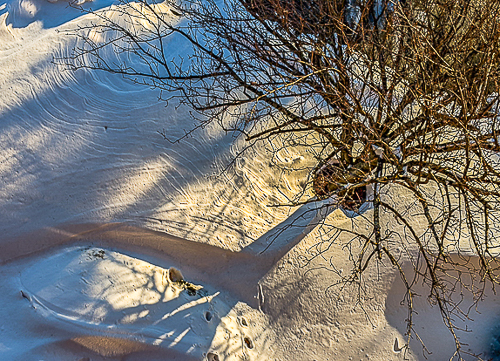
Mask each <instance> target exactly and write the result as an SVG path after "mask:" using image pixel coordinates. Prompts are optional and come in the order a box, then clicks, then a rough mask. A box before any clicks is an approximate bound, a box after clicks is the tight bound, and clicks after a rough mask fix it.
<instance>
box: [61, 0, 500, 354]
mask: <svg viewBox="0 0 500 361" xmlns="http://www.w3.org/2000/svg"><path fill="white" fill-rule="evenodd" d="M167 3H168V6H169V7H168V10H165V9H166V8H165V7H159V5H157V4H154V3H152V2H150V1H148V0H140V1H139V2H137V3H135V2H134V3H128V2H124V3H123V4H122V6H120V7H116V8H115V9H114V11H116V12H118V13H119V14H120V15H123V16H122V17H121V20H120V21H118V20H116V21H115V20H113V19H116V18H115V17H109V16H107V15H106V14H105V13H100V12H96V13H95V14H96V15H97V16H98V17H100V19H101V20H102V22H99V23H98V24H96V25H95V26H92V27H89V28H87V29H80V30H82V32H81V33H82V34H85V35H84V36H83V39H84V44H83V46H82V47H80V48H78V49H76V50H75V54H74V57H73V58H72V59H71V62H70V65H71V66H72V67H74V68H76V69H79V68H91V69H99V70H106V71H108V72H113V73H118V74H122V75H124V76H127V77H129V78H131V79H133V80H135V81H137V82H139V83H142V84H144V85H147V86H152V87H154V88H157V89H159V90H164V91H166V93H167V94H169V96H170V97H179V98H180V99H181V101H182V102H184V103H186V104H188V105H189V106H191V107H192V109H194V110H195V111H196V112H198V113H199V114H200V115H201V116H200V126H204V125H206V124H208V123H212V122H217V123H219V124H220V125H221V126H222V127H223V128H224V129H226V130H228V131H237V132H240V133H241V134H242V136H244V137H245V138H246V139H247V141H248V142H249V144H250V145H251V144H254V143H255V142H257V141H269V142H271V143H272V144H280V146H282V147H297V146H299V147H302V148H301V149H305V150H307V151H308V152H311V153H312V154H313V155H314V157H315V159H317V162H316V165H315V167H314V168H312V169H310V170H309V178H308V179H307V180H305V182H304V189H303V191H302V192H300V193H299V194H297V195H296V197H295V198H293V199H290V203H289V205H298V204H303V203H307V202H315V201H317V200H318V199H319V200H325V199H331V201H332V203H335V204H337V205H339V206H340V207H343V209H345V210H347V209H349V210H351V211H352V212H354V213H361V211H363V210H364V209H360V206H361V205H362V204H363V203H364V204H365V205H366V204H367V203H370V204H371V205H372V207H373V210H372V211H370V212H366V213H364V215H363V216H364V217H366V218H367V219H369V221H370V224H371V227H370V229H368V230H366V231H352V230H349V231H348V230H342V229H339V230H340V231H343V232H351V233H352V241H351V242H352V243H353V244H354V243H356V244H357V245H358V246H357V247H356V248H353V250H354V249H355V250H356V251H353V253H352V254H351V258H352V262H353V263H352V264H353V267H352V272H351V274H350V275H349V276H348V277H343V278H342V282H343V283H361V282H362V280H363V272H364V271H365V270H366V269H367V267H368V265H370V264H372V263H376V262H389V263H390V264H392V265H393V266H394V267H396V268H397V269H398V271H399V272H400V276H401V278H402V280H403V282H404V284H405V285H406V288H407V294H406V301H407V304H408V308H409V317H408V333H407V334H408V339H410V338H411V337H412V336H413V334H414V328H413V322H412V315H413V309H412V304H413V297H414V295H415V293H414V287H415V285H416V284H417V283H423V284H424V285H426V286H427V290H428V298H429V300H430V301H431V302H433V303H435V304H436V305H437V306H438V307H439V309H440V310H441V314H442V317H443V321H444V322H445V324H446V326H447V327H448V328H449V329H450V331H451V333H452V335H453V337H454V339H455V343H456V350H457V353H456V355H455V356H456V357H457V358H460V357H461V356H460V355H461V352H464V351H463V350H462V344H461V343H460V340H459V337H458V335H457V333H456V331H457V326H456V325H455V323H454V321H453V320H454V317H456V316H458V317H467V312H468V311H467V310H461V308H460V304H459V303H460V302H459V301H456V300H455V299H454V297H453V294H454V293H457V292H462V291H464V292H465V291H466V290H467V292H470V293H472V295H473V299H474V301H475V302H477V301H479V300H480V299H481V297H482V295H483V292H484V290H485V288H486V287H494V286H495V285H497V284H498V282H499V279H498V275H497V270H498V266H499V265H498V261H497V258H496V256H497V254H498V247H499V246H500V243H499V241H500V240H499V239H498V237H497V234H498V233H497V231H498V230H497V229H496V227H495V226H496V225H497V224H499V223H498V210H499V206H500V204H499V199H500V187H499V186H500V173H499V162H500V161H499V157H498V152H499V151H500V144H499V131H500V124H499V119H498V106H499V104H498V97H499V92H498V88H499V80H500V74H499V71H500V41H499V40H500V29H499V19H500V3H499V2H496V1H492V0H484V1H480V0H475V1H466V0H407V1H397V0H365V1H362V0H345V1H344V0H310V1H305V0H304V1H303V0H293V1H285V0H226V1H225V2H224V3H219V2H215V1H213V0H206V1H202V2H198V1H192V0H186V1H183V2H182V3H177V2H175V1H172V2H170V0H167ZM162 6H164V4H163V5H162ZM86 30H89V31H91V32H93V33H94V34H95V33H100V34H101V35H102V36H103V37H102V38H103V39H105V40H104V41H101V42H97V41H95V38H94V37H92V36H89V35H88V34H89V33H88V32H86ZM171 39H181V40H182V41H184V42H185V43H187V44H189V46H190V49H191V52H190V53H189V54H188V55H187V56H186V57H185V58H183V59H177V60H175V59H174V60H172V59H170V58H169V51H168V42H169V41H170V40H171ZM109 48H112V49H113V51H114V52H116V53H123V52H124V53H126V54H127V57H121V58H120V59H121V60H120V61H119V62H118V61H117V62H110V60H109V58H108V57H107V56H104V55H103V49H109ZM117 59H118V58H117ZM166 100H168V99H166ZM227 114H231V115H233V116H232V117H227ZM228 119H230V120H228ZM401 192H403V193H405V194H407V195H408V197H409V199H411V200H412V201H411V202H406V203H404V202H398V199H395V198H394V197H393V195H394V194H397V193H401ZM365 208H366V206H365ZM391 222H392V223H391ZM394 223H397V224H399V225H400V231H398V232H394V231H393V230H391V229H390V227H389V224H394ZM418 223H424V226H422V225H421V224H418ZM334 241H335V238H330V239H329V240H328V242H334ZM470 255H473V256H474V257H475V258H476V259H477V262H471V261H469V258H467V257H468V256H470ZM466 256H467V257H466ZM406 263H408V264H411V266H412V267H411V268H412V270H413V271H412V273H411V274H409V273H408V272H407V271H406V268H405V264H406ZM465 275H467V277H468V278H466V277H465Z"/></svg>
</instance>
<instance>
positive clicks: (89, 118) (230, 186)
mask: <svg viewBox="0 0 500 361" xmlns="http://www.w3.org/2000/svg"><path fill="white" fill-rule="evenodd" d="M32 1H34V2H33V4H35V8H36V11H35V10H33V13H32V15H33V16H31V15H29V14H28V15H27V13H25V12H24V13H23V12H22V11H21V10H22V8H23V6H25V5H26V6H28V5H27V4H28V3H25V2H22V1H21V0H9V1H6V2H4V3H3V5H1V6H0V9H1V10H0V12H1V13H2V14H1V15H0V40H1V41H0V62H1V63H0V65H1V66H0V75H1V76H0V91H1V93H2V102H1V103H0V177H1V178H0V215H1V216H2V217H1V219H2V220H1V221H0V229H1V230H2V232H3V234H4V235H5V237H6V238H8V237H13V236H16V235H18V234H20V233H24V232H29V231H32V230H35V229H39V228H42V227H47V226H55V225H58V224H62V223H80V222H109V221H125V222H131V223H133V224H136V225H141V226H146V227H148V228H151V229H155V230H159V231H163V232H168V233H170V234H174V235H177V236H181V237H183V238H187V239H191V240H197V241H201V242H207V243H211V244H214V245H218V246H221V247H224V248H228V249H233V250H238V249H241V248H243V247H245V246H246V245H248V244H249V243H251V242H252V241H253V240H255V239H257V238H258V237H259V236H261V235H262V234H264V233H265V232H266V231H267V230H269V229H271V228H272V227H273V226H275V225H276V224H278V223H280V222H281V221H283V220H285V219H286V218H287V217H288V215H289V214H291V213H292V212H293V211H294V210H293V209H288V208H276V207H274V208H270V207H268V205H272V204H276V203H286V202H287V196H291V195H293V194H294V193H298V192H299V191H300V189H301V188H300V184H299V178H296V177H292V176H290V175H289V174H288V173H283V169H282V168H280V165H281V166H285V167H289V166H292V165H293V166H296V167H298V168H304V169H305V168H306V167H307V165H308V162H309V160H307V159H304V157H303V156H301V155H300V152H299V151H297V152H294V151H292V150H289V151H282V152H280V153H279V154H277V155H276V157H275V158H274V159H269V156H268V155H267V153H266V152H265V151H264V149H263V146H261V147H260V148H259V147H257V148H255V149H254V150H252V151H250V152H248V153H247V154H246V155H243V156H242V157H241V158H240V159H239V160H238V161H237V162H236V164H235V166H234V167H233V168H231V169H230V170H229V171H227V172H225V173H222V174H221V171H222V170H223V169H224V168H225V167H226V166H227V165H228V164H229V162H230V161H231V160H232V159H233V157H234V155H235V154H237V153H238V152H239V150H240V149H241V148H242V147H244V146H245V144H244V141H243V140H241V139H239V138H238V139H235V135H234V134H226V133H225V132H223V131H222V130H221V129H219V128H217V127H215V126H213V127H207V128H205V129H200V130H199V131H198V132H196V133H195V134H194V136H193V137H188V138H187V139H185V140H184V141H182V142H180V143H175V144H171V143H170V142H168V141H167V140H165V139H164V138H163V137H162V136H161V135H160V134H159V133H158V132H159V131H162V132H164V133H165V134H166V136H167V137H168V138H169V139H170V140H175V139H178V138H180V137H182V136H183V135H185V132H186V131H187V130H189V129H191V128H192V127H193V126H195V125H196V124H197V123H196V121H195V120H193V119H192V117H191V115H190V113H189V110H188V109H186V108H184V107H176V106H175V102H171V103H170V104H169V106H168V107H165V104H164V103H161V102H159V101H158V96H159V93H158V92H157V91H155V90H151V89H148V88H144V87H140V86H137V85H136V84H133V83H132V82H131V81H130V80H127V79H123V78H121V77H117V76H114V75H112V74H107V73H104V72H97V71H90V70H83V69H82V70H79V71H76V72H71V71H68V70H67V69H65V68H64V67H63V66H60V65H57V64H55V63H54V62H53V59H54V58H61V57H66V56H69V55H70V54H71V51H72V49H73V47H74V46H79V45H81V44H80V40H79V39H78V38H77V37H76V36H75V35H74V31H73V32H68V31H69V30H74V29H76V28H78V27H79V26H85V25H89V24H91V23H95V22H97V21H98V20H97V19H96V17H95V16H93V15H91V14H84V13H82V12H80V11H79V10H77V9H75V8H72V7H70V6H68V4H67V3H66V2H58V3H50V2H47V1H45V0H32ZM23 4H24V5H23ZM109 4H110V3H109V2H108V1H107V0H102V1H101V0H97V1H95V2H93V3H92V8H93V9H100V10H99V11H105V12H109V15H110V16H115V15H116V12H113V11H112V10H110V8H108V7H107V6H108V5H109ZM26 6H25V7H26ZM85 6H90V5H89V4H85V5H84V7H85ZM20 9H21V10H20ZM94 35H95V40H96V41H100V40H99V34H97V33H96V34H94ZM101 40H103V39H101ZM184 49H185V47H183V46H182V44H177V43H174V44H171V57H172V58H173V57H175V56H177V55H182V54H183V53H182V52H183V51H184ZM106 56H108V57H109V60H110V61H111V60H112V59H113V57H116V56H118V55H117V54H114V53H112V52H111V51H110V52H108V53H106ZM163 95H164V96H166V95H165V94H163ZM278 180H280V182H279V183H278Z"/></svg>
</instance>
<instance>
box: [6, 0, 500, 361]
mask: <svg viewBox="0 0 500 361" xmlns="http://www.w3.org/2000/svg"><path fill="white" fill-rule="evenodd" d="M110 5H111V1H110V0H96V1H94V2H92V3H84V4H83V7H84V8H89V7H92V8H93V9H101V10H102V11H109V12H108V15H109V16H114V13H113V11H112V10H107V9H108V8H107V7H108V6H110ZM91 21H92V16H90V15H84V14H83V13H81V12H80V11H78V10H76V9H74V8H72V7H70V6H69V5H68V2H66V1H59V2H55V3H52V2H48V1H46V0H8V1H5V0H0V92H1V94H2V96H1V101H0V149H1V151H0V215H1V217H0V231H1V234H2V237H1V238H0V247H2V248H1V252H0V262H2V265H0V274H1V277H0V288H1V289H2V292H1V294H0V304H1V305H2V307H1V308H0V359H1V360H55V361H58V360H61V361H62V360H92V361H95V360H146V359H147V360H160V359H161V360H165V359H178V360H189V359H193V360H199V359H208V360H212V361H215V360H217V359H218V360H242V359H243V360H245V359H249V360H349V359H355V360H361V359H362V360H368V359H369V360H402V359H404V358H405V357H406V358H407V359H412V360H423V359H424V356H423V352H422V350H421V348H420V347H419V345H418V342H415V344H412V345H410V346H411V350H409V352H405V351H407V349H406V348H405V345H404V342H405V341H404V337H403V334H404V332H405V327H404V320H405V318H406V316H405V312H406V310H405V307H404V306H401V305H400V301H401V299H402V298H403V292H402V290H401V286H400V285H399V283H398V282H397V278H395V275H394V273H393V271H392V270H391V269H379V270H373V272H372V275H371V276H370V277H371V278H372V279H373V288H372V289H370V290H369V292H368V293H367V295H366V298H367V302H366V303H365V304H364V305H365V307H364V309H363V308H361V307H360V306H359V305H358V304H357V301H358V299H357V298H356V296H357V294H356V292H354V291H348V292H347V291H346V292H345V293H344V294H343V295H342V296H341V297H340V298H338V297H335V296H334V295H333V294H331V293H328V292H325V291H326V289H327V288H328V286H330V285H331V284H332V283H334V282H335V280H336V279H335V277H334V275H333V274H332V273H331V272H328V271H326V270H325V269H324V268H322V266H323V264H321V260H320V259H318V260H316V261H314V262H312V263H310V264H307V265H305V264H304V263H303V260H304V258H307V257H309V256H310V249H311V247H313V246H314V245H315V244H317V242H318V239H320V238H321V237H322V234H321V233H320V232H319V231H318V230H316V229H315V230H312V229H311V227H307V226H308V224H310V221H311V217H306V218H304V219H301V222H302V223H301V224H300V227H296V228H292V229H290V230H289V231H288V232H285V233H283V234H281V235H280V237H279V238H278V239H277V240H276V241H275V242H274V243H273V244H269V238H268V237H267V236H270V235H273V234H276V233H275V232H276V230H277V229H278V230H279V228H277V227H279V225H280V224H281V223H282V222H285V223H286V222H287V219H288V217H290V216H291V215H292V213H293V212H299V213H296V214H295V215H297V214H302V213H301V212H307V210H308V209H307V207H306V208H301V209H299V210H295V209H285V208H269V207H266V206H267V205H269V204H273V203H277V202H280V201H285V200H286V196H287V195H291V194H294V193H295V192H297V190H299V189H300V185H299V182H300V177H297V176H296V177H292V176H290V175H288V174H286V173H283V172H282V170H281V169H279V167H276V166H271V164H270V160H269V154H268V153H266V152H265V151H264V149H262V148H257V149H255V151H254V152H253V153H250V154H248V155H246V156H245V157H243V158H242V159H241V160H239V161H238V163H237V164H236V170H235V171H234V172H232V173H228V174H226V175H224V176H222V177H214V175H215V174H218V173H219V171H220V170H221V169H222V168H223V167H224V166H225V165H226V164H227V162H228V161H229V160H230V159H232V157H233V155H234V154H236V152H237V151H238V149H241V146H242V141H241V139H235V138H234V136H233V135H232V134H225V133H223V132H222V131H220V130H219V129H217V128H216V127H210V128H206V129H203V130H200V131H199V132H198V133H196V134H195V136H194V137H193V138H188V139H186V140H185V141H184V142H182V143H180V144H173V145H172V144H170V143H168V142H166V141H165V140H164V139H163V138H162V136H160V135H159V133H158V131H161V130H163V131H164V132H165V133H166V134H167V135H168V136H169V137H170V138H177V137H180V136H182V135H183V134H184V131H185V130H186V129H190V128H191V126H192V124H193V120H192V119H191V117H190V115H189V113H188V111H187V109H184V108H182V107H180V108H176V107H175V106H170V107H168V108H165V106H164V104H162V103H159V102H158V101H157V97H158V93H157V92H155V91H154V90H151V89H145V88H141V87H137V86H135V85H133V84H131V83H130V82H129V81H127V80H125V79H122V78H120V77H117V76H112V75H109V74H105V73H100V72H91V71H83V70H82V71H79V72H76V73H75V72H69V71H65V70H64V69H62V68H61V67H59V66H57V65H55V64H54V63H53V62H52V60H53V58H54V57H61V56H65V55H68V54H70V52H71V49H73V47H74V46H75V45H77V44H78V39H76V38H75V37H71V36H68V35H67V34H66V30H69V29H75V28H76V27H78V26H80V25H81V26H83V25H86V24H89V23H90V22H91ZM94 21H95V19H94ZM93 35H94V36H96V40H98V38H97V37H98V35H97V34H93ZM172 45H175V46H172V57H173V56H175V55H176V54H182V52H183V51H184V48H183V47H182V46H177V45H178V44H172ZM109 56H110V57H111V56H114V54H109ZM309 161H310V160H308V159H306V158H304V156H303V154H302V153H300V152H296V153H294V152H293V151H288V152H286V153H285V152H281V153H279V154H277V155H276V157H275V158H274V159H273V162H275V163H278V164H283V165H288V164H295V163H300V164H301V165H304V166H305V165H307V164H308V162H309ZM277 179H281V182H280V183H279V184H281V185H282V186H281V188H277V186H279V184H278V182H277ZM311 216H312V217H313V216H318V215H315V214H311ZM319 216H321V215H319ZM290 219H292V218H290ZM327 222H335V224H343V223H345V225H346V227H347V226H349V225H350V224H351V220H348V219H347V218H346V217H345V216H344V215H343V214H342V213H341V212H338V211H336V212H333V213H332V214H330V216H329V217H328V219H327ZM353 222H354V223H353V224H355V225H356V226H358V227H364V224H363V220H362V219H356V220H355V221H353ZM153 230H154V231H159V232H154V231H153ZM170 235H172V236H170ZM175 236H177V237H179V238H176V237H175ZM268 246H269V248H268V249H267V251H266V252H265V253H263V254H260V252H261V251H262V250H263V249H264V248H266V247H268ZM327 256H328V257H327V259H330V256H331V257H333V258H331V259H332V260H333V261H334V262H335V266H336V267H337V268H339V269H341V268H347V267H348V264H347V263H348V262H347V255H346V254H345V250H344V249H342V248H341V247H340V246H338V245H333V246H332V247H331V249H330V250H329V251H328V254H327ZM170 267H175V268H177V269H180V270H181V272H182V273H183V275H184V277H186V281H188V282H192V283H193V284H194V285H201V286H203V290H204V292H206V293H200V294H195V295H194V296H193V295H190V294H189V293H188V290H186V289H183V288H182V287H180V285H176V284H174V283H175V282H172V280H170V281H169V278H168V277H167V276H166V275H167V274H168V272H167V271H168V269H169V268H170ZM370 297H371V298H370ZM498 304H499V301H498V300H497V297H496V296H493V295H488V297H487V298H486V300H485V302H484V303H482V304H481V307H480V309H479V310H478V311H479V312H481V313H478V314H477V315H476V316H477V317H474V319H475V323H474V324H473V325H472V326H473V329H474V331H475V332H474V333H469V334H464V339H463V340H464V341H465V342H467V343H468V344H469V346H468V347H470V348H471V350H473V351H475V352H483V351H487V350H488V345H489V344H488V343H489V340H490V339H491V337H490V336H489V334H488V332H490V330H491V329H492V328H493V326H494V324H495V323H496V321H497V319H496V314H498V309H499V307H498ZM417 306H418V308H419V311H420V312H419V316H418V317H417V319H416V321H417V322H420V323H419V324H418V327H421V328H422V329H425V330H427V331H422V330H421V331H422V332H421V333H422V334H423V335H424V337H425V341H426V342H427V343H428V346H430V347H429V348H430V351H431V352H433V354H432V355H428V357H429V359H431V360H444V359H447V358H449V356H450V355H451V353H452V350H453V343H452V341H451V337H450V335H449V334H448V333H447V331H446V329H445V328H444V327H443V326H442V324H441V321H440V319H439V317H437V311H436V310H435V309H431V308H430V307H429V305H428V304H426V302H425V298H422V302H421V303H419V304H418V305H417ZM429 330H431V331H429ZM425 335H427V336H425Z"/></svg>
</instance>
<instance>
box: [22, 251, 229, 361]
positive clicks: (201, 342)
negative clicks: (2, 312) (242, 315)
mask: <svg viewBox="0 0 500 361" xmlns="http://www.w3.org/2000/svg"><path fill="white" fill-rule="evenodd" d="M168 272H169V270H168V269H163V268H161V267H158V266H155V265H153V264H150V263H148V262H145V261H141V260H138V259H136V258H133V257H130V256H126V255H124V254H122V253H119V252H116V251H111V250H107V249H102V248H95V247H72V248H68V249H64V250H62V251H60V252H58V253H57V254H55V255H52V256H49V257H46V258H43V259H40V260H38V261H37V262H35V263H34V264H33V265H32V266H31V267H28V268H27V269H25V270H24V271H23V272H22V273H21V284H22V286H23V294H24V297H26V298H28V299H29V300H30V301H31V302H32V304H33V307H34V308H35V309H36V312H39V313H40V314H42V315H43V316H44V317H47V318H54V319H57V320H59V321H62V322H65V323H68V324H70V325H71V326H72V327H73V328H77V329H81V328H83V329H84V330H86V332H90V333H91V334H94V335H100V336H104V337H118V338H119V337H125V338H129V339H132V340H136V341H140V342H143V343H146V344H151V345H157V346H161V347H166V348H170V349H172V348H174V349H176V350H177V351H178V352H179V353H180V354H185V355H187V356H192V357H197V358H198V359H201V358H202V351H203V350H208V349H209V347H210V343H211V341H212V339H213V336H214V335H215V332H216V327H217V325H218V324H219V322H220V319H221V317H224V316H225V315H226V314H227V313H228V312H229V311H230V307H228V305H227V304H225V302H224V301H223V300H221V296H220V292H218V291H211V290H210V291H209V290H208V289H206V288H200V289H199V290H195V291H194V292H189V290H186V289H183V287H182V285H181V284H179V282H173V281H172V280H171V279H170V278H169V273H168Z"/></svg>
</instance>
